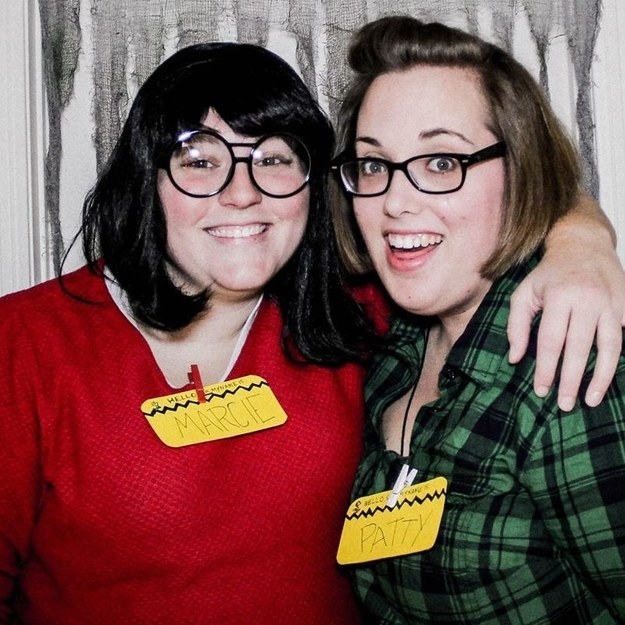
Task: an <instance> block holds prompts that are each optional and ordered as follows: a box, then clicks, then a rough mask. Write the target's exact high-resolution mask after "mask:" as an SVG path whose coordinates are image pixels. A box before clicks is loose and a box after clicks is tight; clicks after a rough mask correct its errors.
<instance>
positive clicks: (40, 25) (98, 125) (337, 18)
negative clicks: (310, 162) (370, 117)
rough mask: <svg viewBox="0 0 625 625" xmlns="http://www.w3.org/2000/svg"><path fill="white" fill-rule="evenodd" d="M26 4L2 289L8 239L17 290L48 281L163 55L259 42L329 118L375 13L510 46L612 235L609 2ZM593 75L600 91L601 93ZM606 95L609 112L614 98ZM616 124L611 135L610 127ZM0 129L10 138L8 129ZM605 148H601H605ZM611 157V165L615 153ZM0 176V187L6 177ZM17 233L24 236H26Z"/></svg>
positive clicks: (99, 0) (16, 2)
mask: <svg viewBox="0 0 625 625" xmlns="http://www.w3.org/2000/svg"><path fill="white" fill-rule="evenodd" d="M38 2H39V6H38V7H36V5H35V0H12V2H11V3H8V4H9V5H11V8H10V9H9V10H10V11H12V12H13V13H14V14H15V17H16V18H18V19H19V20H21V23H22V26H23V28H24V33H25V34H26V35H27V37H26V43H25V50H24V59H25V61H24V63H25V65H26V67H24V68H23V73H22V74H20V76H19V77H18V78H21V79H23V80H22V82H23V83H24V84H22V85H21V87H19V86H18V88H22V89H23V90H24V91H25V92H26V96H27V101H28V102H27V103H28V111H30V112H29V113H28V114H27V116H26V120H25V127H26V130H27V131H28V132H29V136H30V139H29V141H28V147H29V154H28V157H27V164H28V167H29V171H28V173H27V176H26V179H27V182H28V181H30V182H28V188H27V189H26V190H25V192H24V193H18V194H17V196H16V197H22V196H24V197H25V199H26V200H27V202H28V211H27V215H28V219H27V222H28V223H26V224H24V223H23V220H22V219H21V218H19V217H18V215H17V213H16V212H15V210H16V207H13V206H9V208H8V210H10V211H11V212H10V215H11V217H10V220H9V221H11V227H12V228H13V229H14V230H15V233H12V234H9V235H7V233H6V232H0V293H2V292H7V291H8V290H12V289H14V288H18V287H22V286H27V284H19V282H20V281H22V282H23V278H21V277H20V278H19V279H18V280H17V282H18V284H16V281H15V280H13V281H12V282H11V283H10V284H9V283H8V282H7V279H5V277H4V274H3V270H2V265H3V263H4V262H5V261H7V260H10V259H11V257H12V255H15V254H16V253H18V252H17V250H16V249H14V248H15V245H14V241H19V240H20V238H22V240H27V241H28V244H29V251H28V254H29V259H30V260H29V262H30V265H31V267H30V270H29V273H28V281H29V282H30V283H32V282H36V281H39V280H41V279H45V278H47V277H51V275H52V274H53V273H54V271H55V270H56V269H58V267H59V263H60V260H61V258H62V255H63V253H64V251H65V250H66V248H67V245H68V243H69V241H70V240H71V238H72V236H73V235H74V233H75V231H76V229H77V226H78V222H79V216H80V210H81V205H82V199H83V197H84V194H85V192H86V191H87V190H88V189H89V187H90V186H91V185H92V184H93V182H94V180H95V177H96V174H97V170H98V167H99V166H100V165H101V163H103V162H104V160H105V159H106V157H107V156H108V154H109V153H110V150H111V147H112V145H113V143H114V142H115V140H116V138H117V136H118V133H119V131H120V128H121V125H122V124H123V121H124V119H125V116H126V111H127V108H128V105H129V103H130V102H131V101H132V98H133V97H134V94H135V93H136V90H137V88H138V86H139V85H140V84H141V83H142V82H143V80H145V78H146V77H147V76H148V75H149V73H150V72H151V71H152V70H153V69H154V67H156V65H158V63H159V62H160V61H162V60H163V59H164V58H165V57H166V56H168V55H169V54H171V53H172V52H173V51H174V50H176V49H177V48H179V47H182V46H184V45H187V44H190V43H194V42H198V41H207V40H231V41H246V42H252V43H258V44H261V45H265V46H267V47H269V48H271V49H273V50H274V51H276V52H278V53H279V54H281V55H282V56H284V57H285V58H286V59H287V61H289V62H291V63H292V64H293V65H294V66H295V68H296V69H297V70H298V72H299V73H300V75H301V76H302V77H303V78H304V80H305V81H306V83H307V84H308V85H309V87H310V88H311V89H312V90H313V92H314V93H315V94H316V95H317V97H318V98H319V100H320V102H321V103H322V105H323V106H324V107H325V108H326V110H327V111H328V112H329V114H330V116H331V117H332V118H333V117H334V114H335V112H336V110H337V107H338V105H339V103H340V99H341V94H342V93H343V90H344V86H345V84H346V82H347V80H348V74H347V70H346V67H345V63H344V56H345V49H346V46H347V43H348V40H349V37H350V34H351V32H352V31H353V30H355V29H356V28H358V27H359V26H360V25H362V24H363V23H365V22H367V21H369V20H371V19H375V18H376V17H378V16H380V15H384V14H388V13H408V14H411V15H414V16H416V17H419V18H421V19H425V20H433V19H435V20H439V21H443V22H445V23H449V24H452V25H454V26H458V27H460V28H464V29H466V30H469V31H472V32H476V33H478V34H480V35H482V36H484V37H486V38H488V39H490V40H492V41H495V42H496V43H498V44H500V45H502V46H503V47H505V48H507V49H509V50H511V51H512V52H513V53H514V54H515V56H517V58H519V60H521V61H522V62H523V63H525V64H526V66H528V68H529V69H530V70H531V71H532V72H533V73H534V74H535V76H536V77H537V78H538V79H539V80H540V81H541V83H542V84H543V86H544V88H545V89H546V90H547V92H548V93H549V95H550V97H551V99H552V102H553V103H554V106H555V108H556V110H557V111H558V113H559V114H560V116H561V117H562V118H563V120H564V122H565V124H566V125H567V126H568V127H569V128H570V130H571V132H572V134H573V135H574V137H575V139H576V140H577V141H578V144H579V146H580V150H581V152H582V156H583V163H584V174H585V183H586V186H587V189H588V190H589V191H590V192H591V193H592V194H593V195H595V196H596V197H600V199H601V203H602V205H603V206H604V209H605V210H606V212H607V213H608V215H609V216H610V217H611V218H612V220H613V221H614V222H615V225H616V226H617V230H618V229H619V228H620V224H621V222H620V221H619V219H620V215H619V214H617V212H618V211H621V210H622V209H620V208H618V207H613V206H612V203H613V202H619V201H620V193H616V194H615V193H611V195H608V196H606V197H607V200H606V201H604V199H603V197H604V196H603V195H601V192H602V186H605V180H604V179H605V178H606V177H610V180H609V181H608V188H609V189H612V186H613V185H612V178H611V177H612V176H613V171H612V170H611V168H609V167H608V166H607V165H606V166H605V167H604V165H603V164H602V163H603V161H602V160H601V159H600V158H599V157H598V150H597V135H598V134H599V135H600V137H605V139H603V140H604V141H606V142H607V143H609V142H610V140H611V139H610V138H611V137H613V136H614V132H613V131H614V128H609V129H608V128H607V127H606V126H605V125H604V126H601V122H602V121H604V118H603V117H602V113H598V111H597V106H598V105H599V106H607V107H610V106H613V104H612V103H611V100H610V99H612V100H613V99H614V95H615V94H614V85H612V80H613V76H614V75H615V72H614V71H613V70H610V69H606V67H605V59H600V60H599V62H598V60H597V39H598V36H599V34H600V33H601V31H602V30H603V29H606V28H607V29H608V30H609V34H610V36H611V37H618V35H619V34H620V33H619V32H618V25H619V24H625V19H623V17H624V15H625V14H624V10H623V9H621V8H619V4H618V3H619V2H620V0H609V2H607V3H604V4H609V7H608V11H609V12H610V14H609V15H608V16H606V8H605V7H602V3H601V2H600V0H318V1H316V0H238V1H236V0H38ZM20 5H21V9H20V8H19V7H20ZM615 14H616V15H615ZM8 21H9V24H8V25H4V26H2V25H0V57H2V52H3V49H2V46H3V44H2V40H3V39H4V38H3V37H2V34H3V30H7V34H9V43H8V44H7V45H6V48H7V51H9V52H10V51H11V48H10V46H11V40H10V33H8V29H13V30H14V29H15V25H16V24H17V22H11V19H9V20H8ZM39 29H40V30H39ZM602 50H606V51H608V52H609V55H611V56H612V57H613V58H612V59H611V61H612V62H616V68H615V69H616V70H618V71H619V72H620V65H621V64H620V56H619V53H617V52H616V50H618V41H613V42H612V44H611V45H606V44H605V43H604V44H602ZM604 56H605V55H604ZM0 63H2V61H1V60H0ZM5 63H6V69H7V70H11V71H13V68H14V66H15V63H13V62H7V61H5ZM601 63H603V65H601ZM598 65H599V67H598ZM1 68H2V65H0V69H1ZM0 75H1V72H0ZM616 75H617V76H618V75H620V74H618V72H617V73H616ZM233 79H234V80H236V77H233ZM4 80H6V82H7V85H8V84H9V80H11V83H13V82H14V81H13V79H12V78H10V77H4ZM602 81H603V82H605V83H610V86H609V88H607V87H606V86H605V85H602V84H601V83H602ZM598 82H599V87H601V88H602V89H603V91H600V90H599V89H598ZM619 84H621V83H619ZM0 86H1V85H0ZM608 91H609V93H607V92H608ZM616 97H617V98H618V104H619V105H621V104H622V92H620V91H619V92H617V93H616ZM0 103H1V100H0ZM17 106H18V108H19V105H17ZM0 112H1V111H0ZM619 112H620V109H619ZM606 113H607V112H606ZM13 114H14V115H15V112H14V113H13ZM17 117H19V115H17ZM609 119H610V118H609V116H608V115H607V114H606V117H605V122H606V123H610V124H612V125H613V124H614V122H613V121H612V122H610V121H609ZM598 127H599V131H598V130H597V128H598ZM616 130H617V132H618V131H621V132H622V128H621V129H616ZM4 131H5V134H7V135H8V137H9V138H10V139H11V140H16V137H15V136H14V134H15V133H14V132H13V131H12V130H11V128H10V127H9V124H5V127H4ZM0 132H3V125H2V122H0ZM15 149H16V151H17V149H18V148H15ZM607 150H608V152H610V151H611V152H612V153H613V152H614V148H613V147H612V146H611V145H608V146H607ZM20 156H21V155H20ZM604 160H605V159H604ZM613 160H614V158H611V159H608V160H607V161H606V162H608V163H609V162H611V161H613ZM619 162H620V163H621V165H622V160H621V155H620V154H619V155H618V160H617V164H618V163H619ZM7 167H10V164H7ZM606 169H607V171H606ZM599 172H601V179H600V175H599ZM618 174H619V175H620V180H618V181H617V180H614V184H615V185H617V186H622V180H623V176H622V173H620V170H619V171H618ZM0 175H4V177H5V178H4V179H7V173H6V171H5V172H4V174H0ZM15 177H16V175H13V176H11V178H10V180H14V179H15ZM2 181H3V178H0V183H2ZM604 193H605V192H604ZM614 198H616V199H614ZM21 210H22V211H23V210H24V207H23V206H22V207H21ZM2 211H3V213H6V212H7V209H5V208H2ZM25 228H27V229H28V230H29V232H28V234H27V238H26V239H24V238H23V237H24V229H25ZM624 236H625V235H624ZM16 237H17V238H16ZM620 238H621V239H622V238H623V236H621V237H620ZM80 262H81V259H80V257H79V255H74V256H70V261H69V263H68V265H67V267H68V268H72V267H73V266H76V265H77V264H79V263H80ZM7 285H8V286H7Z"/></svg>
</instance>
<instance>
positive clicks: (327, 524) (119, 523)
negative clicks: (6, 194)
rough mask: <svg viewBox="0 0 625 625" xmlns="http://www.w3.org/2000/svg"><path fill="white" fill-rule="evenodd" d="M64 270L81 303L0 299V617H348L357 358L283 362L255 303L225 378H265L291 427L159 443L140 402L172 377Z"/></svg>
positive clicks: (185, 623)
mask: <svg viewBox="0 0 625 625" xmlns="http://www.w3.org/2000/svg"><path fill="white" fill-rule="evenodd" d="M66 283H67V287H68V288H69V289H70V290H71V291H72V292H76V293H79V294H81V295H82V296H86V297H87V298H88V299H89V300H91V301H92V302H95V303H82V302H79V301H77V300H76V299H73V298H70V297H69V296H67V295H66V294H65V293H63V291H62V290H61V289H60V288H59V286H58V284H57V282H56V281H51V282H48V283H46V284H43V285H39V286H37V287H34V288H32V289H29V290H27V291H23V292H21V293H16V294H13V295H8V296H6V297H4V298H1V299H0V336H1V339H0V362H2V366H1V367H0V389H1V392H2V402H1V404H0V466H1V467H2V469H1V470H2V476H1V477H0V622H2V623H5V622H8V620H10V619H11V618H16V617H17V619H18V620H19V622H23V623H29V624H42V625H43V624H45V625H57V624H63V625H74V624H76V625H99V624H102V625H104V624H106V625H127V624H134V623H136V624H141V625H148V624H160V625H192V624H195V623H198V624H200V623H201V624H207V623H216V624H218V625H227V624H230V623H232V624H233V625H248V624H252V623H254V624H264V623H266V624H268V625H269V624H271V625H280V624H284V625H287V624H288V625H307V624H310V625H313V624H314V625H331V624H333V623H335V624H336V625H349V624H354V623H358V622H359V618H358V616H357V608H356V605H355V603H354V600H353V598H352V594H351V590H350V587H349V584H348V581H347V580H346V579H345V577H344V575H343V574H342V572H341V571H340V570H339V568H338V566H337V564H336V563H335V554H336V548H337V544H338V539H339V535H340V531H341V526H342V519H343V515H344V512H345V510H346V507H347V505H348V500H349V491H350V487H351V482H352V477H353V473H354V470H355V468H356V464H357V461H358V459H359V454H360V451H361V428H362V413H363V405H362V399H361V384H362V371H361V369H360V368H358V367H356V366H352V365H349V366H344V367H341V368H338V369H329V368H322V367H317V366H305V367H304V366H296V365H294V364H292V363H291V362H289V361H288V360H287V359H286V358H285V356H284V354H283V352H282V349H281V347H280V328H281V318H280V313H279V311H278V309H277V307H276V306H275V305H273V304H271V303H269V302H267V301H265V302H264V303H263V304H262V305H261V308H260V310H259V313H258V316H257V318H256V320H255V322H254V325H253V327H252V330H251V333H250V335H249V337H248V339H247V342H246V344H245V346H244V348H243V351H242V353H241V355H240V357H239V359H238V361H237V363H236V365H235V367H234V370H233V371H232V374H231V377H232V378H235V377H239V376H243V375H247V374H256V375H259V376H261V377H263V378H265V379H266V380H267V381H268V383H269V385H270V386H271V388H272V389H273V392H274V393H275V395H276V397H277V399H278V400H279V402H280V404H281V405H282V407H283V408H284V410H285V412H286V413H287V415H288V420H287V422H286V423H285V424H284V425H282V426H280V427H278V428H275V429H271V430H265V431H262V432H257V433H255V434H250V435H244V436H239V437H236V438H229V439H223V440H219V441H214V442H210V443H201V444H196V445H191V446H188V447H181V448H171V447H167V446H165V445H164V444H163V443H161V442H160V441H159V439H158V438H157V436H156V435H155V434H154V432H153V431H152V430H151V428H150V426H149V424H148V422H147V421H146V419H145V417H144V416H143V415H142V413H141V411H140V406H141V404H142V402H143V401H144V400H145V399H148V398H151V397H157V396H162V395H167V394H170V393H174V392H175V391H176V390H178V389H172V388H171V387H169V386H168V384H167V383H166V381H165V379H164V377H163V375H162V373H161V372H160V370H159V368H158V367H157V365H156V363H155V361H154V359H153V357H152V355H151V352H150V350H149V348H148V346H147V344H146V343H145V341H144V340H143V338H142V336H141V335H140V333H139V332H138V331H137V330H136V329H135V328H134V327H133V326H132V325H131V324H129V323H128V321H127V320H126V319H125V318H124V316H123V315H122V314H121V313H120V311H119V310H118V309H117V307H116V306H115V305H114V304H113V302H112V301H111V299H110V297H109V295H108V293H107V291H106V288H105V286H104V283H103V280H102V279H100V278H98V277H96V276H94V275H92V274H91V273H90V272H88V271H86V270H85V269H82V270H79V271H78V272H75V273H74V274H72V275H71V276H70V277H68V278H66ZM204 382H205V383H209V382H210V381H209V380H205V381H204Z"/></svg>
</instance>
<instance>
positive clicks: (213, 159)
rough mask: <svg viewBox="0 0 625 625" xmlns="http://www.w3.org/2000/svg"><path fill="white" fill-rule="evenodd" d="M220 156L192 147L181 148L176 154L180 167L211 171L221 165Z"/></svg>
mask: <svg viewBox="0 0 625 625" xmlns="http://www.w3.org/2000/svg"><path fill="white" fill-rule="evenodd" d="M221 160H222V159H221V158H220V155H219V154H217V153H216V152H215V153H212V152H211V151H210V150H202V149H199V148H197V147H194V146H191V145H189V146H183V147H182V149H181V150H180V152H179V154H178V161H179V163H180V166H181V167H185V168H188V169H212V168H214V167H219V166H220V164H221Z"/></svg>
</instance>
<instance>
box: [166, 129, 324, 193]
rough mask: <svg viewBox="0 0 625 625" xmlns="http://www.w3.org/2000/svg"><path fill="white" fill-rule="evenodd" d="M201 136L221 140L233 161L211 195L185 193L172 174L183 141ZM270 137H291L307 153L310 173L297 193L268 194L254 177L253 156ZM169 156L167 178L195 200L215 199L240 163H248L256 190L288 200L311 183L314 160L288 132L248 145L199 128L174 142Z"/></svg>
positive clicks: (306, 148)
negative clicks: (243, 152) (241, 150)
mask: <svg viewBox="0 0 625 625" xmlns="http://www.w3.org/2000/svg"><path fill="white" fill-rule="evenodd" d="M200 134H203V135H210V136H213V137H216V138H217V139H219V141H221V142H222V143H223V144H224V145H225V146H226V147H227V148H228V152H229V153H230V158H231V159H232V165H231V167H230V171H229V172H228V175H227V176H226V179H225V180H224V183H223V184H222V185H221V186H220V187H219V188H218V189H217V190H216V191H211V193H189V191H185V190H184V189H183V188H182V187H181V186H180V185H179V184H178V183H177V182H176V181H175V180H174V176H173V174H172V173H171V159H172V156H173V154H174V152H175V151H176V149H177V148H178V147H179V146H180V144H181V143H182V142H183V141H188V140H189V139H190V138H191V137H194V136H196V135H200ZM269 137H289V138H291V139H294V140H295V141H298V142H299V143H300V144H301V145H302V147H303V148H304V150H305V151H306V156H307V157H308V173H307V174H306V177H305V179H304V182H303V183H302V184H301V185H300V186H299V187H298V188H297V189H296V190H295V191H292V192H291V193H288V194H287V195H276V194H274V193H268V192H267V191H265V190H264V189H263V188H262V187H261V186H260V185H259V184H258V182H256V178H255V177H254V171H253V169H252V168H253V164H252V156H253V154H254V150H256V148H257V147H258V146H259V145H260V144H261V143H262V142H263V141H265V140H267V139H268V138H269ZM233 148H250V152H249V154H248V155H247V156H236V155H235V153H234V149H233ZM168 154H169V156H168V157H167V161H166V163H165V168H164V169H165V170H166V171H167V176H168V177H169V180H170V181H171V183H172V184H173V185H174V187H175V188H176V189H178V191H180V193H183V194H184V195H187V196H189V197H194V198H206V197H213V196H214V195H217V194H218V193H221V192H222V191H223V190H224V189H225V188H226V187H227V186H228V185H229V184H230V182H231V181H232V178H233V177H234V168H235V167H236V166H237V164H238V163H247V170H248V174H249V177H250V180H251V182H252V184H253V185H254V187H256V189H258V190H259V191H260V192H261V193H262V194H263V195H266V196H267V197H272V198H278V199H282V198H288V197H292V196H294V195H296V194H298V193H299V192H300V191H301V190H302V189H303V188H304V187H305V186H306V185H307V184H308V182H309V181H310V172H311V169H312V158H311V156H310V151H309V150H308V147H307V146H306V145H305V143H304V142H303V141H302V140H301V139H300V138H299V137H296V136H295V135H294V134H291V133H288V132H270V133H267V134H265V135H263V136H262V137H260V138H259V139H257V140H256V141H254V142H253V143H247V142H246V143H239V142H237V143H230V142H229V141H226V139H224V138H223V137H222V136H221V135H220V134H219V133H218V132H215V131H214V130H210V129H208V128H198V129H196V130H185V131H184V132H182V133H180V134H179V135H178V137H177V138H176V140H175V141H174V142H173V144H172V146H171V148H170V149H169V152H168Z"/></svg>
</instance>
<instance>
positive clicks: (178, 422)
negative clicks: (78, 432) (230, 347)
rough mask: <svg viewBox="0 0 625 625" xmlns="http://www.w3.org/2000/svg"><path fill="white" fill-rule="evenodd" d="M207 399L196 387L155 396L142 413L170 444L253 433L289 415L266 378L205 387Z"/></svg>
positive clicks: (253, 376) (281, 421) (238, 380)
mask: <svg viewBox="0 0 625 625" xmlns="http://www.w3.org/2000/svg"><path fill="white" fill-rule="evenodd" d="M203 388H204V396H205V401H200V399H199V398H198V393H197V392H196V391H195V390H189V391H185V392H183V393H176V394H174V395H166V396H165V397H155V398H153V399H148V400H146V401H144V402H143V403H142V404H141V412H143V414H144V416H145V417H146V419H147V420H148V423H149V424H150V426H151V427H152V429H153V430H154V432H155V433H156V435H157V436H158V437H159V438H160V440H161V441H162V442H163V443H165V445H168V446H170V447H184V446H186V445H194V444H195V443H206V442H209V441H215V440H219V439H221V438H229V437H231V436H240V435H242V434H250V433H252V432H258V431H259V430H266V429H269V428H273V427H276V426H278V425H282V424H283V423H285V422H286V419H287V415H286V413H285V412H284V410H283V409H282V406H280V404H279V403H278V400H277V399H276V396H275V395H274V394H273V391H272V390H271V388H270V387H269V384H268V383H267V381H266V380H264V379H263V378H260V377H258V376H256V375H246V376H244V377H242V378H236V379H234V380H227V381H226V382H219V383H218V384H211V385H210V386H204V387H203Z"/></svg>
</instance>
